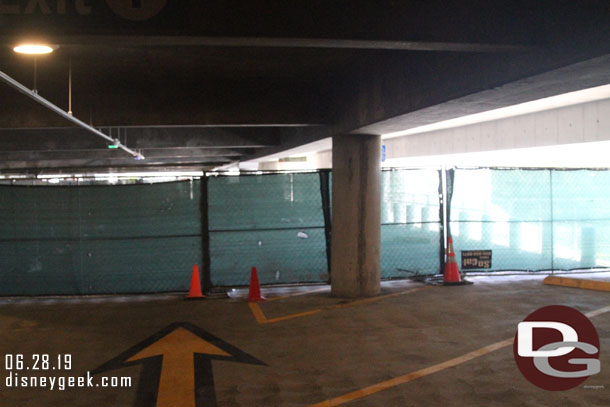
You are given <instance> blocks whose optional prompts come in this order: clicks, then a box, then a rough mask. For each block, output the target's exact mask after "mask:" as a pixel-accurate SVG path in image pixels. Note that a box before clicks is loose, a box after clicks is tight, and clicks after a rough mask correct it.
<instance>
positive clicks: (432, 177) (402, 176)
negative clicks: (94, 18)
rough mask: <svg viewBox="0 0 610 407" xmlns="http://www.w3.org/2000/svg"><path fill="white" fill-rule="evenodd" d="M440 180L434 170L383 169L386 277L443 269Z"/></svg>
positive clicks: (383, 268)
mask: <svg viewBox="0 0 610 407" xmlns="http://www.w3.org/2000/svg"><path fill="white" fill-rule="evenodd" d="M439 183H440V176H439V172H438V171H434V170H393V171H383V172H382V176H381V191H382V197H381V275H382V278H396V277H407V276H412V275H414V274H435V273H439V272H440V257H439V251H440V227H441V219H440V203H439Z"/></svg>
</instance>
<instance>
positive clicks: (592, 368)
mask: <svg viewBox="0 0 610 407" xmlns="http://www.w3.org/2000/svg"><path fill="white" fill-rule="evenodd" d="M513 353H514V355H515V361H516V362H517V366H518V367H519V370H520V371H521V373H523V376H525V378H526V379H527V380H529V381H530V382H531V383H533V384H535V385H536V386H538V387H540V388H542V389H545V390H551V391H558V390H568V389H571V388H573V387H576V386H578V385H580V384H581V383H583V382H584V381H585V380H587V378H588V377H589V376H591V375H593V374H596V373H599V371H600V363H599V337H598V336H597V331H596V330H595V327H594V326H593V324H592V323H591V321H589V319H588V318H587V317H586V316H584V315H583V314H582V313H580V312H579V311H577V310H575V309H574V308H571V307H566V306H563V305H550V306H548V307H543V308H540V309H538V310H536V311H534V312H532V313H531V314H530V315H528V316H527V318H525V319H524V320H523V322H521V323H519V325H518V328H517V333H516V335H515V341H514V343H513Z"/></svg>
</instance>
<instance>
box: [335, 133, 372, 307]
mask: <svg viewBox="0 0 610 407" xmlns="http://www.w3.org/2000/svg"><path fill="white" fill-rule="evenodd" d="M380 155H381V136H377V135H360V134H348V135H341V136H335V137H333V173H332V187H333V197H332V217H333V218H332V222H333V223H332V225H333V226H332V243H331V248H332V257H331V289H332V294H333V295H336V296H339V297H348V298H355V297H366V296H373V295H377V294H379V290H380V279H381V167H380V164H381V163H380V159H381V158H380Z"/></svg>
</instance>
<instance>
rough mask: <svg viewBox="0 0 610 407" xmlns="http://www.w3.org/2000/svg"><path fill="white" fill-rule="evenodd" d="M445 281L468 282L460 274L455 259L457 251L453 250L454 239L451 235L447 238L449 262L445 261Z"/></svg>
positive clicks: (445, 282)
mask: <svg viewBox="0 0 610 407" xmlns="http://www.w3.org/2000/svg"><path fill="white" fill-rule="evenodd" d="M443 283H444V284H446V285H459V284H467V282H466V281H463V280H462V277H461V276H460V269H459V268H458V264H457V261H455V252H454V251H453V239H451V236H449V239H448V240H447V262H446V263H445V273H444V279H443Z"/></svg>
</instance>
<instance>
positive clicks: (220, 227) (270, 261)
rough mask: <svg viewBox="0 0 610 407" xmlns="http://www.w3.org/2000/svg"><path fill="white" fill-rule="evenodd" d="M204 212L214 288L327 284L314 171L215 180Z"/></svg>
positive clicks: (318, 195)
mask: <svg viewBox="0 0 610 407" xmlns="http://www.w3.org/2000/svg"><path fill="white" fill-rule="evenodd" d="M208 208H209V209H208V214H209V215H208V216H209V231H210V232H209V233H210V262H211V264H210V274H211V281H212V285H215V286H240V285H241V286H243V285H248V284H249V282H250V269H251V268H252V267H253V266H256V267H257V270H258V277H259V280H260V282H261V284H271V283H302V282H320V281H327V280H328V263H327V256H326V237H325V224H324V214H323V208H322V199H321V193H320V176H319V174H318V173H290V174H265V175H241V176H213V177H210V178H209V180H208Z"/></svg>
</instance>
